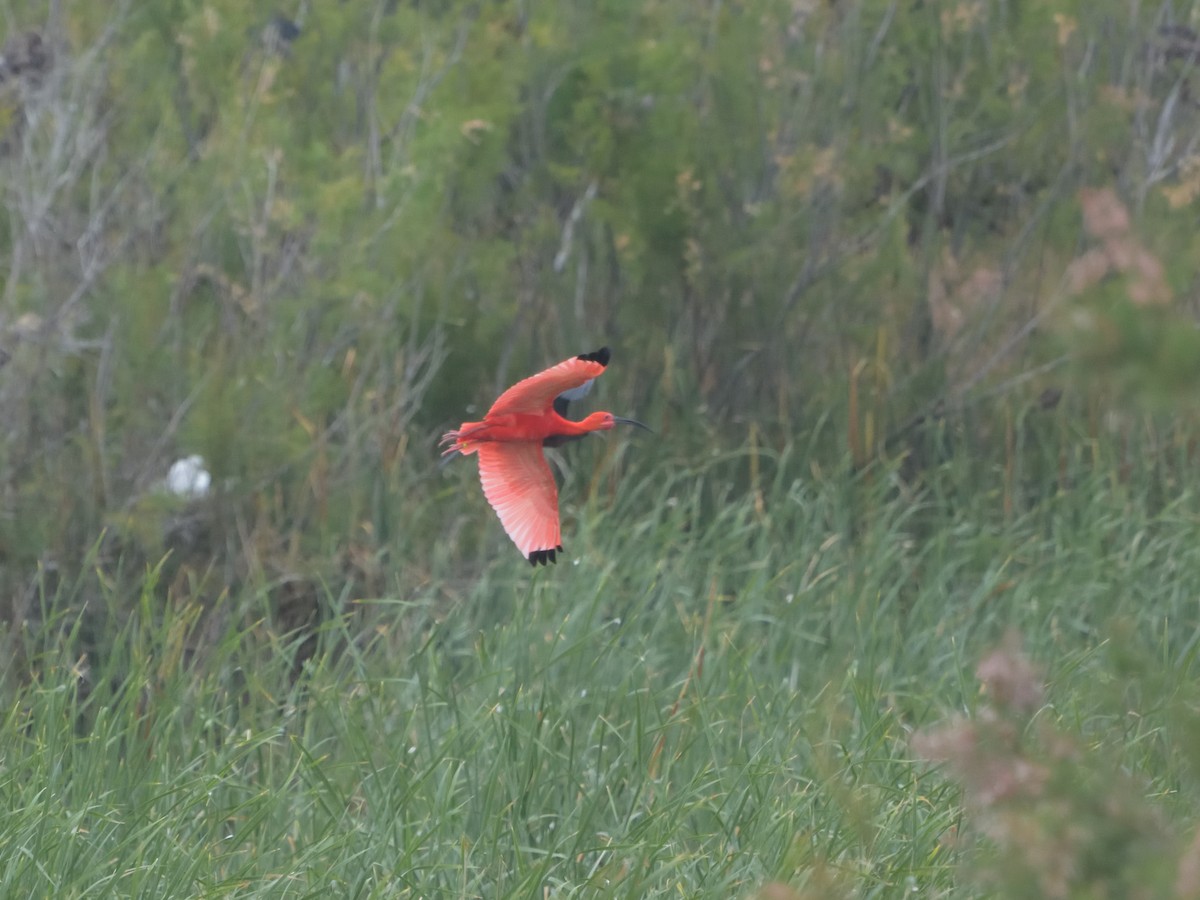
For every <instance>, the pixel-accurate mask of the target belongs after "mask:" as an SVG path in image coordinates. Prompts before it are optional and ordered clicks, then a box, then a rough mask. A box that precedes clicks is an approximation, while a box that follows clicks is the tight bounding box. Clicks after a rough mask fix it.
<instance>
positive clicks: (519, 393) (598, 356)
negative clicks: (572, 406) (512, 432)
mask: <svg viewBox="0 0 1200 900" xmlns="http://www.w3.org/2000/svg"><path fill="white" fill-rule="evenodd" d="M609 358H610V354H609V352H608V348H607V347H601V348H600V349H599V350H596V351H595V352H593V353H584V354H581V355H580V356H572V357H571V358H570V359H567V360H563V361H562V362H560V363H559V364H558V365H556V366H551V367H550V368H549V369H546V370H545V371H542V372H538V373H537V374H536V375H531V376H529V377H528V378H526V379H524V380H523V381H518V382H517V383H516V384H514V385H513V386H512V387H510V388H509V389H508V390H507V391H505V392H504V393H503V394H501V395H500V397H499V398H498V399H497V400H496V402H495V403H493V404H492V408H491V409H489V410H488V415H489V416H496V415H502V414H504V413H531V414H533V415H541V414H543V413H545V412H546V411H547V410H549V409H550V408H551V406H552V405H553V404H554V401H555V399H556V398H557V397H559V396H560V395H562V394H564V393H566V394H570V393H572V392H573V391H575V390H577V389H580V388H583V387H584V385H588V384H589V382H591V381H592V380H593V379H594V378H596V377H598V376H599V375H600V374H602V373H603V372H604V367H605V366H607V365H608V360H609ZM586 392H587V391H586V389H584V390H583V391H582V392H581V393H579V394H577V395H575V396H568V397H567V400H576V399H578V398H579V397H582V396H583V394H584V393H586Z"/></svg>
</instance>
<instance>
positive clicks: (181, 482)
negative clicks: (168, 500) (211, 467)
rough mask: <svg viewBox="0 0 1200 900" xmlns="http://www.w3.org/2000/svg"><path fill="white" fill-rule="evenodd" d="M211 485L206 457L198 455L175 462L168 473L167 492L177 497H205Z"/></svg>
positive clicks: (194, 454)
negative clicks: (205, 466)
mask: <svg viewBox="0 0 1200 900" xmlns="http://www.w3.org/2000/svg"><path fill="white" fill-rule="evenodd" d="M211 484H212V476H211V475H209V474H208V470H207V469H205V468H204V457H203V456H200V455H199V454H197V453H193V454H192V455H191V456H185V457H183V458H182V459H177V460H175V462H173V463H172V464H171V470H170V471H169V472H167V490H168V491H170V492H171V493H172V494H174V495H175V496H176V497H203V496H204V495H205V494H207V493H208V488H209V485H211Z"/></svg>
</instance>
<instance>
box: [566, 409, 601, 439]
mask: <svg viewBox="0 0 1200 900" xmlns="http://www.w3.org/2000/svg"><path fill="white" fill-rule="evenodd" d="M611 427H612V426H611V425H610V424H609V423H608V421H607V419H606V417H605V415H604V413H602V412H594V413H592V414H591V415H590V416H587V417H585V418H583V419H580V420H579V421H578V422H573V421H571V420H570V419H564V418H562V417H561V416H559V418H558V421H557V422H555V431H556V432H558V433H559V434H564V435H573V436H578V437H582V436H583V435H585V434H590V433H591V432H593V431H601V430H604V429H607V428H611Z"/></svg>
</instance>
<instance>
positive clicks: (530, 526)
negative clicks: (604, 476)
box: [479, 376, 562, 566]
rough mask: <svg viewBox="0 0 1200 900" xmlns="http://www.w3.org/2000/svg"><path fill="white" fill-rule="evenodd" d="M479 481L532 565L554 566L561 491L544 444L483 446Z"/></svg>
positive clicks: (559, 534)
mask: <svg viewBox="0 0 1200 900" xmlns="http://www.w3.org/2000/svg"><path fill="white" fill-rule="evenodd" d="M535 377H536V376H535ZM479 480H480V482H481V483H482V484H483V495H484V496H485V497H487V501H488V503H490V504H491V506H492V509H494V510H495V511H496V515H498V516H499V517H500V524H501V525H503V526H504V530H505V531H506V532H508V536H509V537H510V538H512V542H513V543H514V544H516V545H517V549H518V550H520V551H521V554H522V555H523V556H524V557H525V558H526V559H527V560H529V562H530V564H531V565H535V566H536V565H537V564H538V563H541V564H542V565H546V564H547V563H552V562H554V561H555V554H556V553H557V552H558V551H559V550H562V532H561V531H559V525H558V487H557V486H556V485H555V484H554V475H553V473H552V472H551V471H550V466H548V465H547V464H546V458H545V457H544V456H542V448H541V445H540V444H538V443H491V442H488V443H481V444H479Z"/></svg>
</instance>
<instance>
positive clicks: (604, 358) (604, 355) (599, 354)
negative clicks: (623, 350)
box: [579, 347, 612, 366]
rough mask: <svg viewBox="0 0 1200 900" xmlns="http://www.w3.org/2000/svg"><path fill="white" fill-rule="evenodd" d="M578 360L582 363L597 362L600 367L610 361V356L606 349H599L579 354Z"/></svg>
mask: <svg viewBox="0 0 1200 900" xmlns="http://www.w3.org/2000/svg"><path fill="white" fill-rule="evenodd" d="M579 358H580V359H582V360H583V361H584V362H598V363H600V365H602V366H607V365H608V361H609V360H610V359H612V354H611V353H609V351H608V348H607V347H601V348H600V349H599V350H593V351H592V352H591V353H580V354H579Z"/></svg>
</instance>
